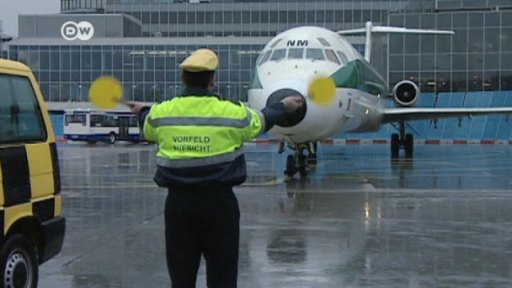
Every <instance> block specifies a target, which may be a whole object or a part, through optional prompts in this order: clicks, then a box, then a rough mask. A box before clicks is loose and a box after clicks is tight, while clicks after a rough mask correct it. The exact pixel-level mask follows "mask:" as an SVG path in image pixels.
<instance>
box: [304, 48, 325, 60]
mask: <svg viewBox="0 0 512 288" xmlns="http://www.w3.org/2000/svg"><path fill="white" fill-rule="evenodd" d="M306 58H307V59H311V60H324V59H325V58H324V53H322V49H318V48H308V49H306Z"/></svg>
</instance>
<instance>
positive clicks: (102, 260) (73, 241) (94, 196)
mask: <svg viewBox="0 0 512 288" xmlns="http://www.w3.org/2000/svg"><path fill="white" fill-rule="evenodd" d="M59 148H60V161H61V167H62V168H61V169H62V177H63V179H62V183H63V193H64V196H65V199H64V213H65V216H66V217H67V225H68V226H67V231H66V232H67V233H66V239H65V243H64V248H63V251H62V252H61V253H60V254H59V255H58V256H57V257H56V258H55V259H53V260H50V261H49V262H48V263H46V264H44V265H43V266H41V271H40V287H76V288H81V287H108V288H111V287H170V282H169V279H168V276H167V270H166V266H165V255H164V241H163V217H162V213H163V205H164V199H165V193H166V191H164V190H162V189H159V188H157V187H156V186H155V185H154V183H153V182H152V174H153V172H154V168H155V163H154V161H155V159H154V155H153V154H154V147H153V146H143V145H141V146H139V145H129V146H123V145H116V146H107V145H97V146H96V147H95V146H82V145H62V146H60V147H59ZM276 150H277V147H276V146H275V145H259V144H258V145H248V147H247V153H246V157H247V161H248V172H249V177H248V180H247V182H246V183H245V184H244V185H243V186H241V187H238V188H237V189H236V194H237V197H238V199H239V202H240V210H241V214H242V215H241V223H242V231H241V239H240V240H241V241H240V265H239V266H240V269H239V287H242V288H249V287H251V288H253V287H256V288H257V287H294V288H295V287H322V288H324V287H326V288H330V287H333V288H334V287H379V288H380V287H511V286H512V280H511V279H512V257H511V256H512V226H511V225H510V222H511V221H512V209H510V207H511V205H512V190H510V188H511V184H512V181H511V178H510V176H509V175H511V174H512V173H511V172H512V171H511V170H512V165H510V163H512V149H511V148H510V147H508V146H472V145H467V146H457V145H450V146H428V145H427V146H421V145H419V146H417V149H416V151H415V153H416V155H415V157H414V158H413V159H398V160H395V161H391V159H390V158H389V147H387V146H386V145H374V146H335V145H321V146H319V159H318V160H319V161H318V166H317V167H316V169H315V170H314V171H312V172H311V174H310V176H309V177H308V179H293V180H292V181H290V182H286V183H285V182H284V178H283V170H284V163H285V158H286V155H283V154H281V155H280V154H277V153H276V152H275V151H276ZM199 273H200V274H199V277H198V285H197V287H205V284H204V283H205V279H204V278H205V271H204V265H202V267H201V268H200V272H199Z"/></svg>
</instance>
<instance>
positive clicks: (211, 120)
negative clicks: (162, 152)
mask: <svg viewBox="0 0 512 288" xmlns="http://www.w3.org/2000/svg"><path fill="white" fill-rule="evenodd" d="M246 111H247V117H246V118H245V119H232V118H220V117H216V118H215V117H162V118H156V119H152V118H149V119H148V122H149V124H151V126H153V127H155V128H157V127H162V126H222V127H233V128H244V127H246V126H247V125H249V124H251V119H252V113H251V111H249V109H247V108H246Z"/></svg>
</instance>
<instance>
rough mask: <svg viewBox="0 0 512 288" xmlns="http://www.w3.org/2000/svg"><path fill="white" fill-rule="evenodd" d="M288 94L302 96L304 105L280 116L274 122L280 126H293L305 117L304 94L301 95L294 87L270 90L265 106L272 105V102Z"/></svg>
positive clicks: (276, 101) (278, 100)
mask: <svg viewBox="0 0 512 288" xmlns="http://www.w3.org/2000/svg"><path fill="white" fill-rule="evenodd" d="M288 96H300V97H302V99H303V100H304V105H303V106H302V107H301V108H299V109H298V110H297V111H295V112H294V113H290V114H288V115H286V116H285V117H282V118H281V119H279V120H278V121H277V122H276V124H277V125H278V126H281V127H292V126H295V125H297V124H299V123H300V122H301V121H302V120H303V119H304V117H306V111H307V105H306V99H304V95H302V93H300V92H299V91H297V90H294V89H289V88H283V89H278V90H276V91H274V92H272V94H270V96H269V97H268V99H267V103H266V106H267V107H269V106H272V105H273V104H275V103H278V102H280V101H281V100H283V99H284V98H286V97H288Z"/></svg>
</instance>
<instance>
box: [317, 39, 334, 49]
mask: <svg viewBox="0 0 512 288" xmlns="http://www.w3.org/2000/svg"><path fill="white" fill-rule="evenodd" d="M317 39H318V41H319V42H320V44H322V45H324V46H325V47H331V44H330V43H329V42H327V40H325V39H324V38H317Z"/></svg>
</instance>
